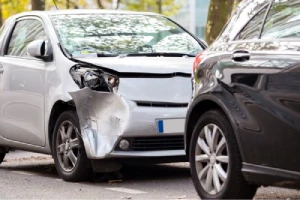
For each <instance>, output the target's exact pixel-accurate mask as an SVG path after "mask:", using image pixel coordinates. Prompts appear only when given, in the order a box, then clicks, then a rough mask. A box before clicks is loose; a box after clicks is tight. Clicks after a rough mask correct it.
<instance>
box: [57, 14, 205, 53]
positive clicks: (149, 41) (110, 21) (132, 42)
mask: <svg viewBox="0 0 300 200" xmlns="http://www.w3.org/2000/svg"><path fill="white" fill-rule="evenodd" d="M51 18H52V21H53V23H54V26H55V28H56V30H57V32H58V35H59V37H60V40H61V42H62V45H63V47H64V48H65V49H66V50H67V52H68V53H69V54H71V55H72V56H74V57H77V56H82V55H89V54H94V55H98V56H101V55H102V56H103V55H114V56H116V55H120V54H137V53H152V52H153V53H155V52H156V53H157V52H159V53H179V54H190V55H197V54H198V53H199V52H201V51H202V48H201V46H200V45H199V43H198V42H197V41H196V40H195V39H194V38H193V37H192V36H191V35H189V34H188V33H187V32H185V31H184V30H183V29H182V28H180V27H179V26H177V25H176V24H174V23H173V22H172V21H170V20H168V19H167V18H165V17H162V16H154V15H136V14H131V15H130V14H71V15H54V16H51Z"/></svg>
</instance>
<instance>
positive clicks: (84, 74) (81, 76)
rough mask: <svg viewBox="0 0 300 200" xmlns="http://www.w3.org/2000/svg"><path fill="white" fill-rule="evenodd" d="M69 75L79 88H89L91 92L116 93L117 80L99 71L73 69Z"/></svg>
mask: <svg viewBox="0 0 300 200" xmlns="http://www.w3.org/2000/svg"><path fill="white" fill-rule="evenodd" d="M70 74H71V76H72V78H73V80H74V81H75V82H76V83H77V85H78V86H79V87H80V88H84V87H89V88H91V89H92V90H97V91H103V92H117V91H118V87H119V78H118V77H117V76H115V75H112V74H109V73H106V72H103V71H101V70H97V69H93V68H84V67H73V68H72V69H71V70H70Z"/></svg>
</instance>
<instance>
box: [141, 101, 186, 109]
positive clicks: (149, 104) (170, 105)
mask: <svg viewBox="0 0 300 200" xmlns="http://www.w3.org/2000/svg"><path fill="white" fill-rule="evenodd" d="M136 104H137V105H138V106H143V107H165V108H184V107H188V103H168V102H150V101H148V102H145V101H136Z"/></svg>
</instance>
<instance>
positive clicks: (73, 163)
mask: <svg viewBox="0 0 300 200" xmlns="http://www.w3.org/2000/svg"><path fill="white" fill-rule="evenodd" d="M52 152H53V158H54V162H55V167H56V169H57V172H58V174H59V175H60V177H61V178H62V179H64V180H65V181H85V180H88V179H89V178H90V177H91V175H92V168H91V166H90V161H89V160H88V158H87V156H86V153H85V149H84V146H83V141H82V139H81V136H80V126H79V120H78V117H77V114H76V112H75V111H65V112H63V113H62V114H61V115H60V116H59V118H58V120H57V122H56V125H55V128H54V135H53V140H52Z"/></svg>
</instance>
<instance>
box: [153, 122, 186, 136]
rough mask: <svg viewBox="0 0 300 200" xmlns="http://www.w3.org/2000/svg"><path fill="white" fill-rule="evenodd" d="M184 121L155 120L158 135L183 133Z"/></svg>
mask: <svg viewBox="0 0 300 200" xmlns="http://www.w3.org/2000/svg"><path fill="white" fill-rule="evenodd" d="M184 124H185V119H159V120H156V125H157V132H158V133H159V134H168V133H183V132H184Z"/></svg>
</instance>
